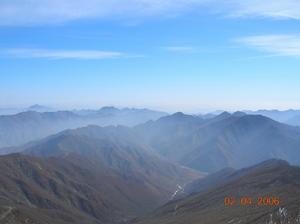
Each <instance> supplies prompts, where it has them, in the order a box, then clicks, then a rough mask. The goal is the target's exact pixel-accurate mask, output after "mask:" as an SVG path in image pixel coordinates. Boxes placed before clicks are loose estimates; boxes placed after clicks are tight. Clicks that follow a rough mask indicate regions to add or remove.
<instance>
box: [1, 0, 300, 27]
mask: <svg viewBox="0 0 300 224" xmlns="http://www.w3.org/2000/svg"><path fill="white" fill-rule="evenodd" d="M202 7H206V8H207V9H209V11H211V12H217V13H221V14H225V15H230V16H233V17H241V16H242V17H244V16H263V17H272V18H290V19H300V1H299V0H276V1H272V2H270V1H266V0H265V1H264V0H1V1H0V25H18V26H20V25H21V26H22V25H44V24H57V23H65V22H69V21H73V20H79V19H96V18H97V19H101V18H102V19H103V18H105V19H116V18H122V19H124V18H126V19H130V18H131V19H137V18H143V17H153V16H155V17H158V16H159V17H160V16H167V17H173V16H177V15H180V14H182V13H184V12H188V11H191V10H193V11H195V10H196V11H197V10H200V9H201V8H202Z"/></svg>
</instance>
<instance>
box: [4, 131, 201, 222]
mask: <svg viewBox="0 0 300 224" xmlns="http://www.w3.org/2000/svg"><path fill="white" fill-rule="evenodd" d="M24 150H25V151H24V153H23V154H10V155H6V156H2V157H0V166H1V168H0V178H1V190H0V205H2V207H1V206H0V207H1V208H2V210H5V208H7V209H10V210H9V211H10V212H9V214H7V215H5V218H4V219H5V221H6V222H7V223H9V222H12V223H23V222H25V221H26V220H29V221H28V223H40V222H41V223H45V222H46V221H47V222H49V223H62V224H66V223H120V222H122V221H125V220H128V219H131V218H133V217H136V216H140V215H142V214H145V213H147V212H149V211H151V210H153V209H154V208H156V207H158V206H159V205H162V204H164V203H166V202H167V201H168V200H169V199H170V198H171V196H172V195H173V193H174V191H175V190H176V186H177V184H185V183H188V182H190V181H192V180H194V179H196V178H199V177H201V176H203V174H201V173H199V172H196V171H193V170H191V169H188V168H185V167H182V166H179V165H176V164H174V163H171V162H169V161H167V160H166V159H163V158H160V157H159V156H156V155H154V154H153V153H151V152H150V151H149V149H148V148H147V146H143V145H142V144H140V143H139V142H137V141H136V138H135V136H134V134H133V133H131V132H130V131H129V130H128V128H126V127H107V128H100V127H97V126H88V127H86V128H80V129H76V130H68V131H64V132H61V133H58V134H56V135H54V136H50V137H48V138H46V139H44V140H41V141H40V142H35V143H34V144H31V145H30V146H28V147H26V149H24ZM3 205H5V206H3ZM42 220H43V222H42Z"/></svg>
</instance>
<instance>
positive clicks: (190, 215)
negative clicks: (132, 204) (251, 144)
mask: <svg viewBox="0 0 300 224" xmlns="http://www.w3.org/2000/svg"><path fill="white" fill-rule="evenodd" d="M227 197H232V198H234V199H235V203H234V204H233V205H228V206H225V205H224V199H225V198H227ZM243 197H248V198H251V199H252V203H251V204H247V205H242V204H241V202H240V199H241V198H243ZM259 197H263V198H264V197H270V198H273V197H276V198H278V199H279V204H276V203H274V204H273V205H270V204H268V203H267V204H268V205H264V203H262V204H261V205H258V201H259V200H258V198H259ZM265 202H267V200H265ZM271 202H272V200H271ZM274 202H276V201H275V200H274ZM299 204H300V168H299V167H294V166H290V165H289V164H288V163H286V162H284V161H278V160H270V161H266V162H263V163H261V164H259V165H257V166H254V167H250V168H247V169H243V170H240V171H237V172H235V173H233V174H232V175H231V178H230V179H229V180H228V181H223V183H222V184H220V183H218V184H217V185H216V186H215V187H210V188H209V189H207V190H206V191H204V192H201V193H199V194H196V195H191V196H188V197H186V198H183V199H180V200H177V201H172V202H169V203H168V204H166V205H165V206H163V207H161V208H160V209H157V210H156V211H155V212H154V213H152V214H151V215H148V216H147V217H145V218H142V219H140V220H136V221H135V222H133V223H139V224H171V223H172V224H186V223H189V224H198V223H205V224H223V223H240V224H250V223H251V224H252V223H255V224H265V223H272V224H274V223H282V224H288V223H290V224H297V223H300V219H299V217H300V216H299V215H300V209H299Z"/></svg>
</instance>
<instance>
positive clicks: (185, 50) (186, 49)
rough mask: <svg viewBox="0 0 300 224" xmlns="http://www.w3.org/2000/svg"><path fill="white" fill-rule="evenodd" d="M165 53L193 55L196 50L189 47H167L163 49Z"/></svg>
mask: <svg viewBox="0 0 300 224" xmlns="http://www.w3.org/2000/svg"><path fill="white" fill-rule="evenodd" d="M163 49H164V50H165V51H168V52H172V53H195V52H197V49H196V48H195V47H190V46H168V47H164V48H163Z"/></svg>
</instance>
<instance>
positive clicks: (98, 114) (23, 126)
mask: <svg viewBox="0 0 300 224" xmlns="http://www.w3.org/2000/svg"><path fill="white" fill-rule="evenodd" d="M37 107H39V106H37V105H35V106H33V108H37ZM165 115H166V113H163V112H158V111H152V110H147V109H128V108H127V109H126V108H125V109H117V108H114V107H104V108H101V109H100V110H96V111H89V112H86V113H84V112H82V111H81V112H80V111H76V112H70V111H58V112H45V113H39V112H35V111H28V112H22V113H19V114H15V115H6V116H0V148H1V147H2V148H3V147H10V146H18V145H21V144H24V143H27V142H29V141H33V140H38V139H41V138H44V137H46V136H48V135H51V134H55V133H57V132H60V131H63V130H65V129H70V128H78V127H82V126H86V125H90V124H95V125H101V126H107V125H129V126H131V125H137V124H139V123H143V122H146V121H149V120H156V119H158V118H160V117H161V116H165ZM2 151H4V150H2ZM5 151H9V148H7V149H6V150H5ZM0 153H1V150H0Z"/></svg>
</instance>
